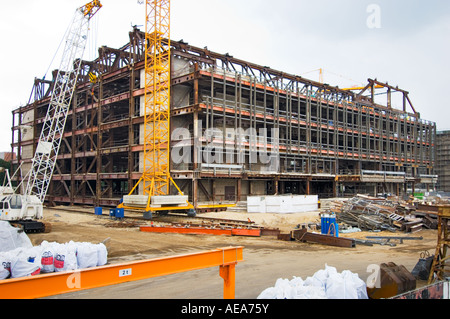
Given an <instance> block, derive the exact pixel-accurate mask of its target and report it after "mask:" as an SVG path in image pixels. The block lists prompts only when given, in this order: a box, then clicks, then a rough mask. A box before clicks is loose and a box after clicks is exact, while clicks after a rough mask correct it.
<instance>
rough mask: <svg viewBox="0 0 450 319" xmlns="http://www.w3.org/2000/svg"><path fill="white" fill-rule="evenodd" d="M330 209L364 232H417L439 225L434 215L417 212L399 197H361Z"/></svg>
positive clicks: (358, 196) (347, 224) (346, 223)
mask: <svg viewBox="0 0 450 319" xmlns="http://www.w3.org/2000/svg"><path fill="white" fill-rule="evenodd" d="M330 210H331V211H333V212H334V213H335V214H336V220H337V221H338V222H339V223H343V224H344V225H346V226H348V227H357V228H359V229H361V230H369V231H383V230H387V231H391V232H396V231H397V230H401V231H404V232H416V231H420V230H421V229H422V227H426V228H434V226H435V224H434V223H433V218H435V216H434V215H433V213H432V212H427V211H417V209H416V206H415V205H413V204H412V203H410V202H407V201H403V200H399V199H397V198H389V199H385V198H375V197H369V196H365V195H357V196H355V197H353V198H351V199H348V200H347V201H345V202H335V203H334V205H333V206H332V207H330Z"/></svg>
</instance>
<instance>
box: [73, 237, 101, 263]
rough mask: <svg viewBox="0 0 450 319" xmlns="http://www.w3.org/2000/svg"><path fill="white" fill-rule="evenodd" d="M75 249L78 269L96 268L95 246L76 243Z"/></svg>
mask: <svg viewBox="0 0 450 319" xmlns="http://www.w3.org/2000/svg"><path fill="white" fill-rule="evenodd" d="M76 247H77V262H78V268H90V267H95V266H97V262H98V251H97V247H96V245H94V244H91V243H77V244H76Z"/></svg>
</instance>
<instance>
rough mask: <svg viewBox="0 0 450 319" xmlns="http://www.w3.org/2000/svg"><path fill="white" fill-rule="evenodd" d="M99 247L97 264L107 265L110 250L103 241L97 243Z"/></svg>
mask: <svg viewBox="0 0 450 319" xmlns="http://www.w3.org/2000/svg"><path fill="white" fill-rule="evenodd" d="M95 246H96V248H97V266H103V265H106V263H107V262H108V250H107V249H106V246H105V245H104V244H103V243H100V244H97V245H95Z"/></svg>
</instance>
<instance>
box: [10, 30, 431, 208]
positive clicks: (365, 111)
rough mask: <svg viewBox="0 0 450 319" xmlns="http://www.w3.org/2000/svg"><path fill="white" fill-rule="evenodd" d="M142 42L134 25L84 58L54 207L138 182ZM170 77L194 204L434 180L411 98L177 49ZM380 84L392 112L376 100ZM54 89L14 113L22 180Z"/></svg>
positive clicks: (39, 92)
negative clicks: (113, 44) (399, 101)
mask: <svg viewBox="0 0 450 319" xmlns="http://www.w3.org/2000/svg"><path fill="white" fill-rule="evenodd" d="M144 39H145V37H144V33H143V32H141V31H139V30H138V29H133V30H132V32H130V42H129V43H128V44H126V45H125V46H123V47H122V48H119V49H113V48H108V47H101V48H99V57H98V58H97V59H96V60H95V61H83V68H82V72H81V73H82V74H81V75H80V77H79V79H78V85H77V88H76V92H75V94H74V98H73V101H72V109H71V111H70V113H69V117H68V120H67V124H66V128H65V133H64V136H63V139H62V144H61V148H60V154H59V156H58V161H57V164H56V168H55V172H54V176H53V180H52V183H51V186H50V189H49V192H48V195H47V200H48V201H49V202H51V203H58V204H88V205H102V206H108V205H117V203H118V201H119V200H120V199H121V198H122V196H123V195H125V194H127V193H128V192H129V191H130V189H131V188H132V187H133V186H134V185H135V184H136V182H137V181H138V179H139V178H140V176H141V174H142V169H143V167H142V152H143V123H144V116H143V109H144V107H143V103H144V100H143V96H144V78H143V77H144V61H143V59H144V45H143V43H144ZM89 73H94V74H96V75H97V81H96V82H95V83H92V82H90V81H89ZM171 73H172V79H171V81H172V88H171V90H172V94H171V96H172V97H171V110H172V111H171V131H172V139H171V141H172V145H171V149H172V163H171V174H172V177H173V179H174V180H175V181H176V183H177V184H178V186H179V187H180V188H181V190H182V191H183V192H184V193H185V194H187V195H189V199H190V201H191V202H192V203H193V204H194V206H197V205H199V203H202V202H209V203H219V202H224V201H239V200H245V199H246V196H248V195H264V194H287V193H293V194H318V195H319V198H321V197H334V196H345V195H351V194H354V193H368V194H371V195H373V194H377V193H380V192H389V193H393V194H402V193H404V192H406V190H407V189H408V188H412V189H414V188H415V187H416V185H419V184H423V185H428V186H430V185H433V184H434V183H435V182H436V180H435V178H434V177H433V175H434V165H435V138H436V125H435V123H432V122H429V121H424V120H422V119H421V118H420V114H419V113H417V112H416V111H415V109H414V107H413V106H412V104H411V101H410V100H409V97H408V92H406V91H404V90H401V89H399V88H396V87H392V86H389V85H388V84H384V83H379V82H378V81H376V80H369V81H368V85H367V86H366V87H365V88H361V89H360V90H357V91H355V90H343V89H339V88H337V87H333V86H329V85H327V84H323V83H318V82H314V81H310V80H308V79H305V78H302V77H300V76H295V75H291V74H288V73H284V72H280V71H277V70H273V69H271V68H269V67H264V66H259V65H256V64H253V63H250V62H246V61H242V60H239V59H236V58H234V57H232V56H230V55H228V54H225V55H224V54H218V53H215V52H212V51H209V50H208V49H206V48H203V49H201V48H197V47H193V46H190V45H188V44H186V43H183V42H176V41H172V72H171ZM376 87H381V88H382V89H384V92H385V94H386V97H387V98H386V105H380V104H378V103H375V90H378V89H376ZM51 90H52V81H47V80H39V79H36V80H35V86H34V88H33V93H32V96H31V98H30V102H29V103H28V105H25V106H23V107H20V108H18V109H16V110H14V111H13V128H12V129H13V135H12V140H13V141H12V150H13V151H14V152H16V153H17V154H18V156H17V159H16V160H14V163H15V164H19V163H22V169H23V173H26V171H27V169H29V167H30V161H31V158H32V157H33V154H34V150H35V148H36V141H37V138H38V137H39V133H40V129H41V127H42V120H43V118H44V117H45V113H46V107H47V106H48V103H49V100H50V95H51ZM394 92H395V93H398V94H401V95H402V96H403V108H402V109H400V110H399V109H395V108H393V107H392V105H391V104H392V103H391V94H393V93H394Z"/></svg>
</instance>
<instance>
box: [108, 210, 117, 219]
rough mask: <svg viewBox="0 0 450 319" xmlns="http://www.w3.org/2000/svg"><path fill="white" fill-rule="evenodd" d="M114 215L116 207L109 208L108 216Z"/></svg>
mask: <svg viewBox="0 0 450 319" xmlns="http://www.w3.org/2000/svg"><path fill="white" fill-rule="evenodd" d="M114 216H116V209H115V208H111V209H110V210H109V217H111V218H112V217H114Z"/></svg>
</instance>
